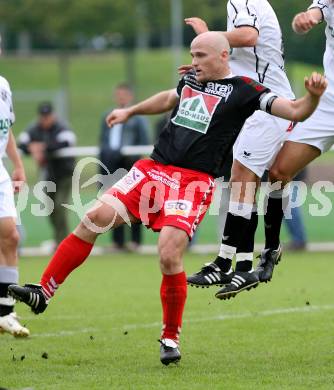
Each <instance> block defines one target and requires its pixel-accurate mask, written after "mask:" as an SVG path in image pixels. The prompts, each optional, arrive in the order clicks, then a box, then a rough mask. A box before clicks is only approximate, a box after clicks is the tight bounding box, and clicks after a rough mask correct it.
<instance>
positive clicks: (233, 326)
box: [0, 253, 334, 390]
mask: <svg viewBox="0 0 334 390" xmlns="http://www.w3.org/2000/svg"><path fill="white" fill-rule="evenodd" d="M207 260H208V258H207V257H203V256H194V255H187V256H186V260H185V264H186V269H187V271H188V272H189V273H190V272H193V271H195V270H197V269H198V267H199V266H200V265H201V264H202V263H203V262H204V261H207ZM45 265H46V262H45V260H41V259H38V260H30V259H22V261H21V281H36V280H38V278H39V275H40V273H41V270H42V269H43V267H44V266H45ZM333 273H334V262H333V254H330V253H327V254H326V253H312V254H311V253H303V254H296V255H293V254H289V255H284V258H283V261H282V263H280V265H279V266H278V267H277V269H276V271H275V278H274V280H273V281H272V283H270V284H268V285H260V286H259V287H258V288H257V289H255V290H252V291H250V292H244V293H241V294H240V295H239V296H237V297H236V298H235V299H233V300H231V301H227V302H222V301H219V300H217V299H215V298H214V297H213V294H214V291H215V288H210V289H195V288H191V287H189V290H188V301H187V305H186V310H185V315H184V326H183V332H182V343H181V351H182V360H181V362H180V364H179V365H178V366H174V365H172V366H168V367H165V366H162V365H161V363H160V361H159V352H158V351H159V344H158V342H157V341H156V340H157V339H158V337H159V332H160V318H161V308H160V302H159V286H160V274H159V269H158V265H157V259H156V257H154V256H151V257H149V256H145V257H140V256H137V255H118V256H115V255H113V256H112V257H111V256H110V257H95V258H93V257H92V258H90V259H89V260H88V261H87V262H86V264H85V265H84V266H82V267H81V268H79V269H78V270H76V271H75V272H74V273H73V274H72V275H71V276H70V277H69V279H68V280H67V281H66V282H65V284H64V285H63V286H62V287H61V289H60V290H59V292H58V293H57V296H56V297H55V299H54V301H52V303H51V304H50V307H49V308H48V310H47V312H46V313H44V314H42V315H40V316H34V315H33V314H31V313H30V312H29V311H28V309H27V308H26V307H25V306H24V305H22V304H20V305H18V306H17V310H18V312H19V314H20V315H21V316H22V318H23V323H26V324H27V326H28V327H29V328H30V330H31V337H29V338H28V339H14V338H12V337H11V336H9V335H2V336H1V337H0V350H1V354H0V367H1V374H0V386H3V387H6V388H10V389H22V388H27V387H29V388H32V389H34V390H44V389H66V390H69V389H145V390H146V389H203V388H206V389H233V390H235V389H280V390H281V389H292V390H298V389H300V390H302V389H303V390H304V389H317V390H318V389H333V388H334V368H333V367H334V366H333V360H334V359H333V327H332V324H333V320H334V303H333V292H334V288H333V282H332V275H333ZM42 356H44V357H42Z"/></svg>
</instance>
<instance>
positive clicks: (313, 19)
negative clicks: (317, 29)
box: [292, 8, 323, 34]
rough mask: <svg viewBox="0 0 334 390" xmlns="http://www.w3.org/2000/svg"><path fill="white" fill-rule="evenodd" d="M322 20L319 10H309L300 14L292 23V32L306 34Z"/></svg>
mask: <svg viewBox="0 0 334 390" xmlns="http://www.w3.org/2000/svg"><path fill="white" fill-rule="evenodd" d="M322 19H323V15H322V12H321V10H320V8H311V9H309V10H308V11H306V12H300V13H299V14H297V15H296V16H295V17H294V18H293V21H292V28H293V31H294V32H295V33H297V34H306V33H307V32H309V31H310V30H311V29H312V28H313V27H314V26H316V25H317V24H319V23H320V22H321V21H322Z"/></svg>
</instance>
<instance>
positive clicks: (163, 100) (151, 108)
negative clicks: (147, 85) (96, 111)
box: [106, 89, 179, 127]
mask: <svg viewBox="0 0 334 390" xmlns="http://www.w3.org/2000/svg"><path fill="white" fill-rule="evenodd" d="M178 100H179V97H178V96H177V93H176V90H175V89H170V90H167V91H163V92H160V93H157V94H156V95H153V96H151V97H149V98H148V99H146V100H143V101H142V102H139V103H138V104H135V105H133V106H130V107H127V108H120V109H116V110H113V111H111V112H110V113H109V115H108V116H107V118H106V122H107V125H108V126H109V127H111V126H113V125H115V124H117V123H124V122H126V121H127V120H128V119H129V118H130V117H131V116H133V115H153V114H162V113H163V112H167V111H169V110H171V109H172V108H174V107H175V106H176V104H177V102H178Z"/></svg>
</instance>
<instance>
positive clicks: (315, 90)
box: [304, 72, 328, 96]
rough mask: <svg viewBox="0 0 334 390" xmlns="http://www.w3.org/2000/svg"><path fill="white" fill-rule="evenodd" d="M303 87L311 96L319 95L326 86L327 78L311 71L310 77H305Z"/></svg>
mask: <svg viewBox="0 0 334 390" xmlns="http://www.w3.org/2000/svg"><path fill="white" fill-rule="evenodd" d="M304 82H305V88H306V89H307V90H308V92H309V93H310V94H311V95H313V96H321V95H322V94H323V93H324V92H325V90H326V88H327V84H328V82H327V80H326V78H325V76H323V75H321V74H320V73H317V72H313V73H312V74H311V76H310V77H305V79H304Z"/></svg>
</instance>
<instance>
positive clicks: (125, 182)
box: [113, 167, 145, 194]
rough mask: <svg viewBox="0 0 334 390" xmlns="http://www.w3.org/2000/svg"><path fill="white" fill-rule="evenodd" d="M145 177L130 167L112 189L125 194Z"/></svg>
mask: <svg viewBox="0 0 334 390" xmlns="http://www.w3.org/2000/svg"><path fill="white" fill-rule="evenodd" d="M144 177H145V175H144V174H143V173H142V172H141V171H140V170H139V169H137V168H136V167H132V168H131V169H130V171H129V173H127V174H126V175H125V176H124V177H122V179H121V180H119V181H118V182H117V183H115V184H114V185H113V188H116V189H117V190H119V191H121V192H122V193H123V194H127V193H128V192H130V191H131V190H132V189H133V188H135V187H136V186H137V185H138V184H139V183H140V182H141V181H142V180H143V179H144Z"/></svg>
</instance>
